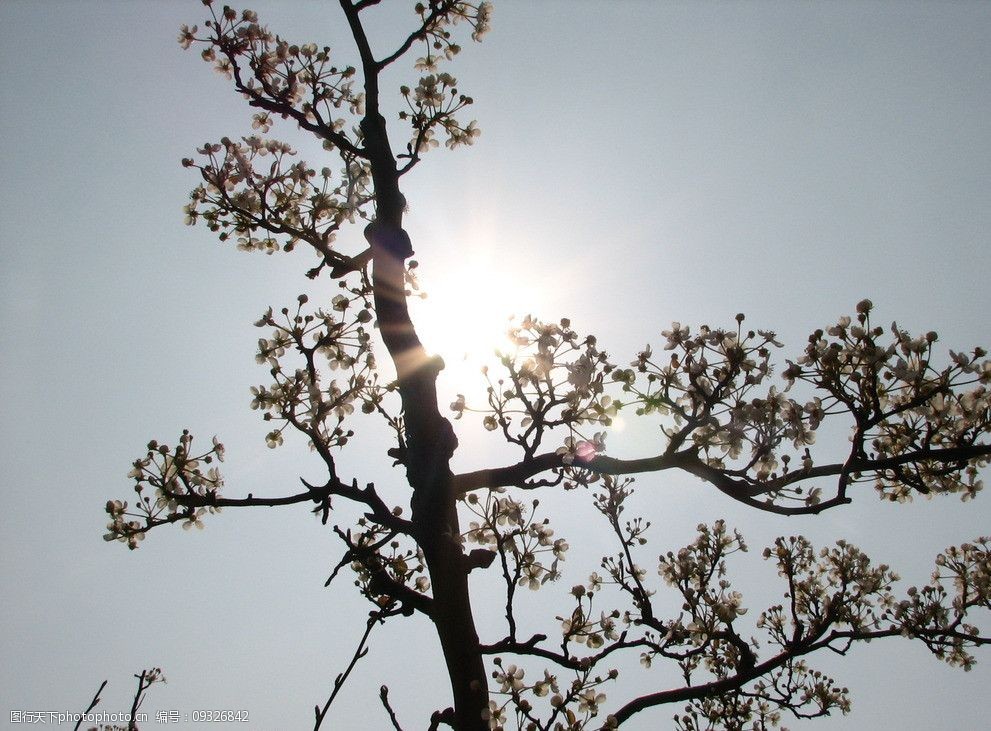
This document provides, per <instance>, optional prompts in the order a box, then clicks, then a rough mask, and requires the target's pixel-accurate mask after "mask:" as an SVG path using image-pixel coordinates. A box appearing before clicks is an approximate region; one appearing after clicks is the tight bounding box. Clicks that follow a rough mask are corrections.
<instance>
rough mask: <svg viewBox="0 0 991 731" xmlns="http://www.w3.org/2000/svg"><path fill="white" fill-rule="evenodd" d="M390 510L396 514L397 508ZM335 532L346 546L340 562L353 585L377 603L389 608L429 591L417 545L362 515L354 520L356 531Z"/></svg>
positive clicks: (428, 582)
mask: <svg viewBox="0 0 991 731" xmlns="http://www.w3.org/2000/svg"><path fill="white" fill-rule="evenodd" d="M394 512H395V514H396V516H397V517H398V515H399V513H400V512H401V511H399V510H398V509H396V511H394ZM337 532H338V535H340V536H341V537H342V538H343V539H344V541H345V543H346V544H347V546H348V550H347V553H346V554H345V557H344V560H343V561H342V564H343V563H348V565H349V566H350V568H351V570H352V571H353V572H354V574H355V581H354V585H355V586H356V587H358V589H359V590H360V591H361V593H362V594H363V595H364V596H365V597H367V598H368V599H369V600H371V601H372V602H373V603H374V604H376V605H377V606H379V607H389V606H391V605H393V604H394V603H396V602H402V601H403V600H408V598H409V597H410V596H420V595H425V594H426V592H428V591H429V590H430V580H429V579H428V578H427V576H426V562H425V561H424V557H423V551H422V550H421V549H420V548H419V546H412V547H411V546H409V545H407V544H408V542H407V541H405V540H400V539H399V538H398V537H397V536H396V533H395V532H394V531H390V530H388V529H385V528H383V527H382V526H381V525H378V524H376V523H375V522H373V521H369V520H367V519H365V518H360V519H359V520H358V526H357V531H356V532H355V531H350V530H349V531H347V533H343V532H341V531H340V530H338V531H337ZM328 583H329V581H328Z"/></svg>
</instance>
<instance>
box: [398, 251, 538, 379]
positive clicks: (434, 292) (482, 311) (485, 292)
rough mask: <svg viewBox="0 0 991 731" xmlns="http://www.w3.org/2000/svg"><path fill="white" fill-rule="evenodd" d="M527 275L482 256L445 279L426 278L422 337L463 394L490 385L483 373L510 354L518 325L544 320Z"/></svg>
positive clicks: (420, 310) (419, 310) (417, 315)
mask: <svg viewBox="0 0 991 731" xmlns="http://www.w3.org/2000/svg"><path fill="white" fill-rule="evenodd" d="M525 275H526V272H524V271H520V270H519V269H514V268H511V267H510V264H509V263H507V262H503V261H498V260H497V258H496V257H495V256H494V255H493V254H492V253H491V251H488V250H486V251H477V252H473V253H471V254H469V255H468V256H467V257H465V258H463V259H460V260H458V261H457V262H456V263H453V264H452V265H451V267H450V268H449V269H447V270H446V271H444V272H442V273H439V274H438V273H430V274H428V273H426V272H424V274H423V275H422V276H421V285H422V286H423V289H424V290H425V291H426V293H427V297H426V299H424V300H422V301H420V302H418V303H416V304H415V311H414V313H413V317H414V322H415V323H416V328H417V332H418V333H419V334H420V339H421V340H422V341H423V344H424V346H425V347H426V349H427V351H428V352H430V353H433V354H437V355H439V356H441V357H442V358H443V359H444V363H445V369H444V371H443V372H442V373H441V379H442V380H443V381H444V382H446V383H447V385H448V386H449V387H453V388H454V389H455V390H456V391H457V392H465V391H477V390H478V389H481V388H482V384H483V383H484V381H483V379H482V377H481V375H480V374H479V369H480V368H481V367H482V366H483V365H485V364H493V363H495V362H496V361H497V357H496V351H503V352H505V351H507V350H508V349H509V348H510V347H511V343H510V341H509V339H508V338H507V336H506V333H507V330H508V329H509V327H510V326H511V324H512V322H513V320H514V319H515V320H519V319H520V317H521V316H523V315H525V314H527V313H533V314H534V315H537V316H539V315H541V314H544V313H541V310H540V307H541V304H542V303H541V302H540V301H539V298H538V292H539V287H538V286H537V284H536V283H535V282H528V281H527V280H526V279H525Z"/></svg>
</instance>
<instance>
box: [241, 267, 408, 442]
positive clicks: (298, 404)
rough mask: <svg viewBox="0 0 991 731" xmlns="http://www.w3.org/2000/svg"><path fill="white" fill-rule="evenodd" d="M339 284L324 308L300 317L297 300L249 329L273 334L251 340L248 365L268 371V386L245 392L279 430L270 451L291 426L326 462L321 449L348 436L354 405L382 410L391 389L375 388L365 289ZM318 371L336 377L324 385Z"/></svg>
mask: <svg viewBox="0 0 991 731" xmlns="http://www.w3.org/2000/svg"><path fill="white" fill-rule="evenodd" d="M340 285H341V289H342V293H341V294H339V295H337V296H335V297H334V298H333V300H332V301H331V306H330V308H328V309H323V308H319V309H317V310H316V311H314V312H313V313H306V314H304V312H303V307H304V305H305V304H306V303H307V302H308V299H309V298H308V297H307V296H306V295H300V296H299V297H298V298H297V301H298V304H297V307H296V308H295V310H289V309H288V308H283V310H282V311H281V318H278V319H277V318H276V316H275V315H274V314H273V312H272V309H271V308H269V309H268V310H267V311H266V313H265V314H264V315H263V316H262V318H261V319H260V320H258V322H256V323H255V325H257V326H258V327H271V328H273V329H272V331H271V335H270V337H268V338H260V339H259V340H258V352H257V353H256V355H255V360H256V361H257V362H258V363H260V364H266V365H268V366H269V369H270V372H271V374H272V376H273V378H274V382H273V383H272V384H270V385H269V386H265V385H259V386H253V387H252V388H251V394H252V400H251V408H252V409H258V410H260V411H262V412H264V418H265V419H266V421H275V422H277V423H278V424H279V425H278V426H277V427H276V428H274V429H273V430H272V431H271V432H269V434H268V435H267V437H266V441H267V443H268V446H269V447H272V448H275V447H277V446H279V445H281V444H282V443H283V436H282V433H283V432H284V431H285V429H286V428H287V427H289V426H290V425H291V426H293V427H295V428H296V429H297V430H299V431H301V432H303V433H304V434H306V435H307V436H308V437H309V438H310V444H311V447H312V448H314V449H316V450H317V451H320V452H321V454H322V455H324V456H325V457H326V456H328V455H327V453H326V450H328V449H330V448H332V447H342V446H344V445H345V444H347V442H348V440H349V439H350V438H351V436H353V432H352V431H351V430H350V429H346V428H345V427H344V422H345V421H346V420H347V419H348V417H349V416H350V415H351V414H352V413H354V410H355V407H356V406H360V408H361V411H363V412H364V413H373V412H375V411H376V410H379V411H381V410H382V402H383V399H384V398H385V396H386V394H387V393H389V392H391V391H392V390H393V389H394V387H393V385H392V384H389V385H386V386H381V385H379V382H378V374H377V372H376V364H375V357H374V354H373V353H372V348H371V342H370V334H369V331H368V325H369V323H370V322H371V321H372V310H371V302H370V300H369V290H368V287H367V283H365V282H363V283H361V284H359V285H357V286H353V287H348V286H347V283H346V282H345V281H342V282H340ZM289 352H292V353H294V354H295V356H296V359H297V360H296V362H295V363H292V364H290V363H288V362H287V360H288V357H287V354H288V353H289ZM324 367H328V368H329V370H330V373H331V374H335V375H339V376H340V377H341V378H340V379H338V378H330V379H329V380H328V379H327V377H326V376H325V375H324V372H323V369H324Z"/></svg>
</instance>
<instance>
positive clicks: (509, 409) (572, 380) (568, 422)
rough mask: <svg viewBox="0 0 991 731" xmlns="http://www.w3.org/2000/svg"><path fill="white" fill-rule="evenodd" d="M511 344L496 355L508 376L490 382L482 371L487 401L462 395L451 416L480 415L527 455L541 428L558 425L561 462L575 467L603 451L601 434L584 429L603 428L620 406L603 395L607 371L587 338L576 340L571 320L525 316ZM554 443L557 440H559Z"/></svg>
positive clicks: (604, 360)
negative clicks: (475, 404) (563, 432)
mask: <svg viewBox="0 0 991 731" xmlns="http://www.w3.org/2000/svg"><path fill="white" fill-rule="evenodd" d="M509 336H510V339H511V341H512V342H513V343H514V344H515V348H514V350H513V351H512V352H510V353H505V354H501V355H500V360H501V364H502V366H503V367H504V368H505V369H506V371H507V373H508V379H503V378H500V379H497V380H496V381H494V382H493V380H492V378H491V376H490V374H489V371H488V369H485V371H484V372H485V376H486V378H487V379H488V384H489V385H488V389H487V391H488V405H487V407H482V408H471V407H469V405H468V403H467V401H466V399H465V397H464V396H463V395H460V394H459V395H458V399H457V400H456V401H455V402H454V403H452V404H451V409H452V410H453V411H454V412H455V414H456V417H455V418H461V416H462V415H463V414H464V412H465V411H476V412H479V413H482V414H484V415H485V416H484V418H483V425H484V426H485V428H486V429H489V430H490V431H494V430H496V429H499V430H501V432H502V434H503V436H504V437H505V439H506V440H507V441H508V442H510V443H511V444H517V445H519V446H520V447H522V449H523V450H524V452H525V453H526V454H527V455H528V456H533V455H534V454H535V453H536V451H537V449H538V447H539V446H540V445H541V443H542V441H543V439H544V436H545V434H546V432H548V431H550V430H552V429H555V428H559V427H564V428H566V429H567V430H568V432H569V436H568V437H567V438H566V440H564V446H563V447H562V448H561V449H560V450H559V451H560V453H561V454H562V455H564V457H565V459H564V461H565V462H566V463H569V464H575V465H580V464H581V463H582V462H585V461H588V460H589V459H591V457H592V456H593V455H594V454H596V453H600V452H602V451H603V450H604V449H605V433H604V432H596V433H594V434H591V433H586V431H585V430H586V428H587V426H588V425H595V426H609V425H610V424H611V423H612V419H613V418H614V417H615V416H616V414H617V413H618V411H619V409H620V408H621V406H622V404H620V403H619V402H618V401H615V400H613V399H612V397H610V396H608V395H605V394H604V393H603V389H604V386H605V385H606V383H607V380H606V376H607V375H608V374H609V373H610V372H611V371H612V369H613V366H612V365H611V364H610V363H609V359H608V356H607V355H606V353H604V352H602V351H600V350H599V349H598V347H597V345H596V339H595V338H594V337H593V336H588V337H586V338H584V339H583V338H580V337H579V336H578V334H577V333H576V332H575V331H574V330H572V329H571V322H570V321H569V320H567V319H562V320H561V321H560V323H545V322H541V321H540V320H537V319H535V318H532V317H530V316H527V317H525V318H524V319H523V320H522V321H521V322H520V323H519V324H518V325H515V326H514V327H512V328H511V329H510V331H509ZM559 444H560V442H559Z"/></svg>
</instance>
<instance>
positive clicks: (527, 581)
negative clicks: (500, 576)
mask: <svg viewBox="0 0 991 731" xmlns="http://www.w3.org/2000/svg"><path fill="white" fill-rule="evenodd" d="M464 502H465V505H467V507H468V510H469V511H470V512H471V513H472V514H473V515H474V516H475V517H476V518H477V520H472V521H471V522H470V523H469V524H468V530H467V531H465V533H464V540H465V541H466V542H468V543H475V544H478V545H481V546H484V547H486V548H488V549H491V550H493V551H495V552H496V553H497V554H498V556H499V557H500V559H501V564H502V569H503V573H504V578H505V579H506V581H507V584H508V585H509V586H510V587H511V589H510V592H511V596H510V602H512V594H513V592H514V590H515V587H517V586H518V587H525V588H527V589H530V590H531V591H536V590H537V589H539V588H540V587H542V586H543V585H545V584H546V583H547V582H549V581H556V580H557V579H558V578H560V575H561V574H560V569H559V565H560V563H561V562H562V561H563V560H564V559H565V554H566V553H567V551H568V548H569V546H568V542H567V541H566V540H565V539H563V538H555V537H554V530H553V528H551V527H550V521H549V520H547V519H546V518H545V519H543V520H537V518H536V511H537V507H538V506H539V504H540V503H539V501H538V500H534V501H532V502H531V503H529V504H527V503H523V502H521V501H519V500H516V499H515V498H513V497H511V496H510V495H508V494H507V493H506V491H504V490H501V489H499V490H490V491H488V494H487V495H486V497H485V499H484V500H482V499H480V498H479V496H478V495H477V494H476V493H470V494H469V495H468V496H467V497H466V498H465V501H464Z"/></svg>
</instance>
